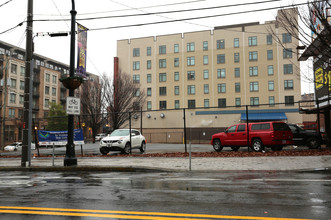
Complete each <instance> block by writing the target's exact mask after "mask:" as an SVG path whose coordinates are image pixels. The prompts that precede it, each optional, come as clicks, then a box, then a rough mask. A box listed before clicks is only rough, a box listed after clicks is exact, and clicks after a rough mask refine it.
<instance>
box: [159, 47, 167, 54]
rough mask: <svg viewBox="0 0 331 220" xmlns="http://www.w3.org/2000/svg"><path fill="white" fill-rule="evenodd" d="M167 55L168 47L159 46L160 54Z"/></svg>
mask: <svg viewBox="0 0 331 220" xmlns="http://www.w3.org/2000/svg"><path fill="white" fill-rule="evenodd" d="M166 53H167V47H166V45H161V46H159V54H166Z"/></svg>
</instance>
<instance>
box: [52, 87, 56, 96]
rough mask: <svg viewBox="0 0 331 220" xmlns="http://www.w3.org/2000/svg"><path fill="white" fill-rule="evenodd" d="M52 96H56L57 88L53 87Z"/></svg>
mask: <svg viewBox="0 0 331 220" xmlns="http://www.w3.org/2000/svg"><path fill="white" fill-rule="evenodd" d="M52 96H56V88H54V87H52Z"/></svg>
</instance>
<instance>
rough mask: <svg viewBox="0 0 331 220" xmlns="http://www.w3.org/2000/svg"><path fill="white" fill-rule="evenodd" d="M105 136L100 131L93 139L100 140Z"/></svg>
mask: <svg viewBox="0 0 331 220" xmlns="http://www.w3.org/2000/svg"><path fill="white" fill-rule="evenodd" d="M104 137H106V134H104V133H101V134H97V135H96V136H95V141H101V139H102V138H104Z"/></svg>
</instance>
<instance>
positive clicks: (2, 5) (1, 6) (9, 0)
mask: <svg viewBox="0 0 331 220" xmlns="http://www.w3.org/2000/svg"><path fill="white" fill-rule="evenodd" d="M11 1H13V0H9V1H7V2H5V3H3V4H1V5H0V7H2V6H4V5H5V4H8V3H9V2H11Z"/></svg>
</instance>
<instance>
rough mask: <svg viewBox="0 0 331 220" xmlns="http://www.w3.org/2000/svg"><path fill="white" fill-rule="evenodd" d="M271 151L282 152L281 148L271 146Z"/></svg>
mask: <svg viewBox="0 0 331 220" xmlns="http://www.w3.org/2000/svg"><path fill="white" fill-rule="evenodd" d="M271 150H272V151H281V150H283V146H272V147H271Z"/></svg>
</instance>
